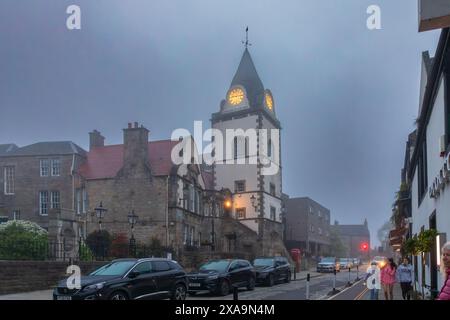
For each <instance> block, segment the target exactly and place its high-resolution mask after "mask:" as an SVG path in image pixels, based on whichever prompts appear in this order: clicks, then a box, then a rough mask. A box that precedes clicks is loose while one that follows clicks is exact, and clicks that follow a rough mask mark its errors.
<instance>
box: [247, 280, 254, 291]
mask: <svg viewBox="0 0 450 320" xmlns="http://www.w3.org/2000/svg"><path fill="white" fill-rule="evenodd" d="M254 289H255V278H253V277H251V278H250V280H248V286H247V290H250V291H252V290H254Z"/></svg>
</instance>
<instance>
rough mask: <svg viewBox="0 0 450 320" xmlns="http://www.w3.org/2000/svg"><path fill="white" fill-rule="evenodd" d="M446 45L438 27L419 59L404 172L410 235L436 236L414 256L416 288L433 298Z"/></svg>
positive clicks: (445, 211)
mask: <svg viewBox="0 0 450 320" xmlns="http://www.w3.org/2000/svg"><path fill="white" fill-rule="evenodd" d="M449 41H450V32H449V29H448V28H446V29H443V30H442V32H441V36H440V39H439V44H438V47H437V50H436V55H435V57H434V59H430V58H429V55H428V54H424V55H423V62H422V78H421V79H422V80H421V94H420V104H419V116H418V121H417V139H416V143H415V148H414V152H413V154H412V156H411V166H410V169H409V171H408V176H409V179H411V188H410V192H411V211H412V236H417V235H418V234H419V233H420V232H421V231H423V230H428V229H436V230H437V231H438V232H439V233H440V235H439V237H438V238H437V239H436V240H435V242H436V243H435V245H434V246H433V247H434V248H435V249H433V250H432V251H431V252H429V253H425V254H421V255H419V256H417V257H414V265H415V267H416V284H417V288H418V289H419V290H420V291H423V292H424V293H425V294H427V293H429V294H434V293H435V292H436V290H438V288H441V286H442V284H443V280H444V279H442V277H441V275H440V273H439V259H440V257H439V255H440V254H439V252H438V249H437V247H440V246H441V245H442V244H443V243H444V242H445V240H446V239H447V237H448V234H449V233H450V216H449V212H450V191H449V190H450V189H449V188H450V186H449V181H450V179H449V176H450V171H449V170H450V156H449V151H450V48H449V47H450V45H449ZM438 242H439V243H438Z"/></svg>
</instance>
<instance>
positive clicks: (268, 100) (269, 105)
mask: <svg viewBox="0 0 450 320" xmlns="http://www.w3.org/2000/svg"><path fill="white" fill-rule="evenodd" d="M266 105H267V108H269V110H272V109H273V99H272V96H271V95H270V94H268V93H266Z"/></svg>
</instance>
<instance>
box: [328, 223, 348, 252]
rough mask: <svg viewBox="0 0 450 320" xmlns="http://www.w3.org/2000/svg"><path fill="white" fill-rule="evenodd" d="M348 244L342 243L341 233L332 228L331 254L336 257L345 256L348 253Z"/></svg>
mask: <svg viewBox="0 0 450 320" xmlns="http://www.w3.org/2000/svg"><path fill="white" fill-rule="evenodd" d="M347 250H348V248H347V246H346V245H344V244H343V243H342V240H341V238H340V237H339V233H338V232H337V231H336V230H333V229H332V230H330V254H331V255H332V256H335V257H344V256H345V255H346V253H347Z"/></svg>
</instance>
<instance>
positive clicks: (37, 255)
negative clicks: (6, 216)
mask: <svg viewBox="0 0 450 320" xmlns="http://www.w3.org/2000/svg"><path fill="white" fill-rule="evenodd" d="M47 256H48V232H47V231H46V230H45V229H43V228H41V227H40V226H39V225H37V224H36V223H33V222H31V221H24V220H12V221H8V222H7V223H5V224H1V225H0V259H5V260H45V259H46V258H47Z"/></svg>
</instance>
